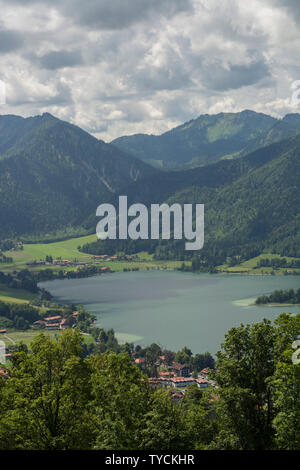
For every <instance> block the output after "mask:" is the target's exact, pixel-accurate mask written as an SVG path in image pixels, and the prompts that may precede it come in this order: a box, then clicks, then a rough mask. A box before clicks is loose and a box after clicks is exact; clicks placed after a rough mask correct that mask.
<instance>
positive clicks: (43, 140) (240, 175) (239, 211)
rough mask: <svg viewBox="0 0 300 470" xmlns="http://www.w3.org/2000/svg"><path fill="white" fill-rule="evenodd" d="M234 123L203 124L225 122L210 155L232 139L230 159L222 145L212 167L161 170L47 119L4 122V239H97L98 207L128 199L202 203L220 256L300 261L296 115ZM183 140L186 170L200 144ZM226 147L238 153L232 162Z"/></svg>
mask: <svg viewBox="0 0 300 470" xmlns="http://www.w3.org/2000/svg"><path fill="white" fill-rule="evenodd" d="M230 116H231V117H230V120H231V122H232V126H233V127H232V129H231V130H230V126H229V121H228V119H229V115H228V114H226V115H225V114H222V117H221V115H217V116H204V117H199V118H198V119H199V122H200V121H201V122H202V124H203V122H204V121H205V120H206V121H207V122H208V121H209V122H210V123H212V122H215V125H214V126H213V129H215V130H216V126H218V123H220V119H221V120H222V122H223V123H224V120H225V121H226V122H227V124H226V125H227V138H226V139H224V126H223V131H222V132H223V134H222V135H223V137H222V138H219V139H215V140H213V142H212V149H213V148H214V149H216V148H217V147H216V146H218V145H220V143H221V141H222V142H224V140H225V141H226V142H227V144H226V145H227V147H226V149H225V147H224V148H223V153H225V152H226V158H223V157H224V155H223V156H221V153H222V152H221V147H222V146H221V145H220V152H219V154H218V157H217V156H216V154H214V153H213V151H212V150H211V152H212V153H211V155H212V159H211V162H210V163H209V164H206V165H204V164H203V163H202V164H201V166H198V167H194V168H188V169H181V170H166V169H165V168H164V169H163V170H158V169H155V168H153V167H152V166H150V165H149V164H147V163H145V162H144V161H142V160H143V159H144V157H143V156H142V158H137V156H136V155H130V154H129V153H128V149H127V152H125V151H124V150H121V149H119V148H118V147H116V145H115V144H107V143H105V142H103V141H101V140H98V139H96V138H94V137H92V136H91V135H89V134H88V133H87V132H85V131H83V130H82V129H80V128H79V127H77V126H74V125H72V124H69V123H67V122H64V121H61V120H59V119H57V118H55V117H53V116H51V115H50V114H47V113H46V114H43V115H42V116H36V117H33V118H26V119H24V118H21V117H18V116H0V195H1V197H0V222H1V223H0V236H1V237H2V238H7V237H8V236H16V235H18V236H25V235H26V236H30V235H32V236H33V235H37V234H46V233H48V232H49V233H55V232H56V231H59V230H61V229H63V228H64V227H70V228H71V229H74V230H78V229H83V230H86V231H90V232H92V231H94V230H95V225H96V224H95V216H94V214H95V210H96V208H97V206H98V205H99V204H100V203H102V202H110V201H114V200H116V198H117V197H118V195H119V194H127V195H128V198H129V203H132V202H143V203H145V204H147V205H149V204H151V203H156V202H157V203H161V202H164V201H166V202H168V203H170V204H171V203H173V202H179V203H188V202H189V203H203V204H205V247H210V248H211V250H215V251H216V252H217V251H218V252H222V253H223V255H224V256H225V255H226V254H228V253H230V254H231V255H232V254H237V255H238V254H239V253H241V252H242V251H244V252H245V250H246V251H247V250H248V251H249V252H252V251H253V250H254V251H258V252H262V251H263V250H265V249H268V250H271V251H274V252H277V253H282V254H285V255H289V256H300V234H299V226H300V225H299V224H300V211H299V207H300V191H299V181H300V115H298V114H290V115H287V116H285V118H283V119H282V120H277V119H275V118H272V117H269V116H266V115H261V114H257V113H254V112H252V111H245V112H242V113H237V114H236V115H233V116H232V115H230ZM256 118H257V124H256V127H255V125H254V121H255V119H256ZM249 119H250V120H251V122H252V127H251V129H250V131H251V132H250V131H249V135H248V136H247V131H246V127H245V122H249ZM196 121H197V120H196ZM239 121H240V122H239ZM238 122H239V124H238ZM194 124H195V122H194V121H192V124H190V125H188V124H186V125H183V126H181V132H182V133H183V134H185V132H191V134H190V135H192V136H193V135H194V136H195V135H196V127H195V126H194ZM298 126H299V127H298ZM221 127H222V126H221ZM238 127H239V129H240V130H239V131H237V128H238ZM178 129H179V128H176V129H175V130H174V134H175V135H176V133H177V132H178ZM184 129H187V131H185V130H184ZM188 129H190V130H189V131H188ZM192 129H193V130H192ZM201 132H202V131H201ZM171 134H172V131H170V135H171ZM250 134H251V135H250ZM220 135H221V134H220ZM230 135H232V136H233V137H232V141H231V139H230V138H229V136H230ZM238 135H239V137H238ZM243 135H244V136H245V137H244V141H243V137H242V136H243ZM187 136H188V134H185V138H186V145H185V148H186V153H184V146H183V147H182V149H183V150H182V152H183V153H182V162H183V165H185V163H184V162H185V160H186V159H187V157H186V154H187V153H188V152H189V151H190V149H191V148H193V147H195V145H196V144H195V142H196V138H195V139H194V140H193V139H192V137H191V139H192V140H193V143H192V144H190V143H189V140H188V137H187ZM230 141H231V142H230ZM182 142H183V141H182ZM238 142H239V145H238ZM182 145H183V143H182ZM205 145H206V146H208V143H207V142H206V143H205ZM200 147H201V145H200ZM229 147H230V148H231V149H232V152H233V150H234V154H233V153H232V154H231V157H230V158H228V153H227V151H228V149H229ZM203 148H204V147H203ZM207 148H208V147H207ZM178 158H179V157H178ZM100 243H102V242H100V241H99V242H97V244H100ZM97 244H96V245H97ZM95 250H97V246H96V247H95ZM223 255H222V256H223Z"/></svg>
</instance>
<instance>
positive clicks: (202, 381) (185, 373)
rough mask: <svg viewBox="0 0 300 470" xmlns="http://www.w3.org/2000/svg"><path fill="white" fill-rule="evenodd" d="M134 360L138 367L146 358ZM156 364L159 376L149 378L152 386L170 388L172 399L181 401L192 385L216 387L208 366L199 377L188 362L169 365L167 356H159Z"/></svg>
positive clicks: (200, 387)
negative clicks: (192, 371) (194, 374)
mask: <svg viewBox="0 0 300 470" xmlns="http://www.w3.org/2000/svg"><path fill="white" fill-rule="evenodd" d="M134 362H135V364H136V365H137V366H138V367H142V366H143V365H144V364H145V362H146V359H145V358H143V357H142V358H137V359H135V361H134ZM155 365H156V366H157V370H158V372H157V377H150V378H149V383H150V386H151V388H153V389H156V388H163V389H165V390H170V391H171V397H172V400H173V401H175V402H179V401H180V400H181V399H182V398H183V397H184V393H185V390H186V388H187V387H189V386H191V385H196V386H197V387H198V388H199V389H207V388H208V387H212V388H216V382H215V381H214V380H213V379H212V378H210V375H211V373H212V370H211V369H209V368H208V367H206V368H204V369H202V370H201V371H200V372H199V373H198V374H197V377H194V376H192V373H191V371H190V369H189V367H188V366H187V365H186V364H179V363H176V362H172V364H171V365H169V364H168V363H167V361H166V358H165V356H159V359H158V361H157V362H156V363H155Z"/></svg>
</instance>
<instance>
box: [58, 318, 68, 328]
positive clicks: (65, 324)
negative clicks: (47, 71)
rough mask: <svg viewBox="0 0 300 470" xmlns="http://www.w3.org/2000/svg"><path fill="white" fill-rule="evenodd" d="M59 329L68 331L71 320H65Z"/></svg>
mask: <svg viewBox="0 0 300 470" xmlns="http://www.w3.org/2000/svg"><path fill="white" fill-rule="evenodd" d="M59 327H60V329H61V330H66V329H67V328H69V327H70V325H69V319H68V318H63V319H62V321H61V322H60V325H59Z"/></svg>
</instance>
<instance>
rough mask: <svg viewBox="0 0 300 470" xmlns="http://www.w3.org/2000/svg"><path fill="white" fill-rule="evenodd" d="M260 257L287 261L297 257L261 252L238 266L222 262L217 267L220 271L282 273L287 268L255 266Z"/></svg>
mask: <svg viewBox="0 0 300 470" xmlns="http://www.w3.org/2000/svg"><path fill="white" fill-rule="evenodd" d="M262 258H269V259H270V260H271V259H275V258H276V259H278V258H286V260H287V261H291V260H292V259H298V258H289V257H288V256H280V255H276V254H273V253H262V254H261V255H259V256H256V257H255V258H251V259H249V260H247V261H245V262H244V263H241V264H239V265H238V266H231V267H230V266H228V265H227V264H223V265H222V266H218V269H219V270H220V271H226V272H230V273H239V272H245V273H249V274H271V273H272V271H274V272H275V274H283V273H284V272H285V271H286V269H287V268H278V269H273V268H271V267H270V268H264V267H259V268H258V267H257V263H258V261H259V260H260V259H262ZM295 271H296V272H298V273H300V269H295Z"/></svg>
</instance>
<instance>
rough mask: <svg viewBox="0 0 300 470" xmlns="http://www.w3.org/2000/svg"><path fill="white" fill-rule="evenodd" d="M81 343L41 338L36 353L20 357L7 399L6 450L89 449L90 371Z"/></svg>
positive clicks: (2, 438)
mask: <svg viewBox="0 0 300 470" xmlns="http://www.w3.org/2000/svg"><path fill="white" fill-rule="evenodd" d="M80 343H81V337H80V335H79V333H77V332H72V331H66V332H63V333H62V336H61V338H60V339H59V340H58V341H56V340H51V339H50V338H48V337H45V336H44V335H43V334H41V335H39V336H38V337H37V338H36V339H35V340H34V341H33V342H32V344H31V348H32V352H31V353H29V354H28V353H26V352H24V351H22V352H18V353H15V354H14V366H13V368H12V370H11V377H10V378H9V380H7V381H6V383H5V387H4V388H3V390H2V397H1V398H2V399H1V407H2V410H1V416H0V442H1V444H0V446H1V447H2V448H4V449H5V448H12V449H36V450H53V449H86V448H89V446H90V443H91V441H92V433H91V427H90V417H89V409H88V406H87V403H88V401H89V370H88V368H87V367H86V365H85V364H84V361H83V359H82V358H81V357H80V353H81V346H80Z"/></svg>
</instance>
